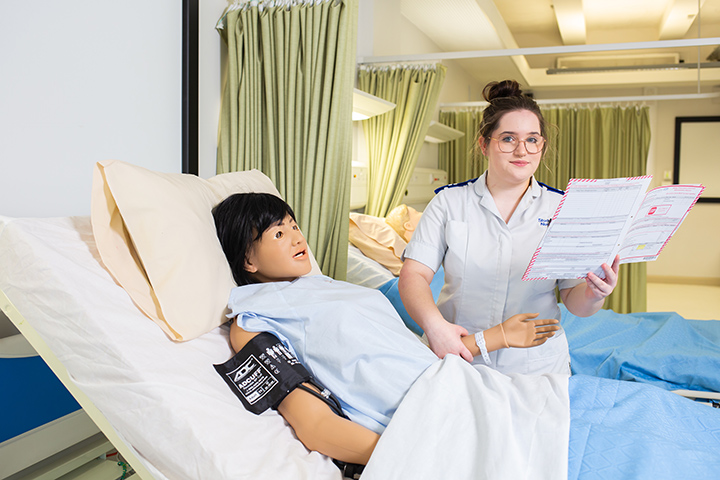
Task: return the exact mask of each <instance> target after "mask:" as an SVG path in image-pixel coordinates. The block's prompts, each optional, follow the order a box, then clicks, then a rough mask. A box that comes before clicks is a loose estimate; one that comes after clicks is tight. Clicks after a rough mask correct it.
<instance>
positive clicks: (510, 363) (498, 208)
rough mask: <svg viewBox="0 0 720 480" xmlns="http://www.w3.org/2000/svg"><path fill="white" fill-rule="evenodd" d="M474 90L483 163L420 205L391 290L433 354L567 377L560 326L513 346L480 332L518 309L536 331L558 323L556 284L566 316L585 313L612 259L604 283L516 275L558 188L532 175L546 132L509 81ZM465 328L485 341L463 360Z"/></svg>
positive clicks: (595, 304)
mask: <svg viewBox="0 0 720 480" xmlns="http://www.w3.org/2000/svg"><path fill="white" fill-rule="evenodd" d="M483 96H484V98H485V100H486V101H487V102H488V103H489V105H488V106H487V107H486V109H485V110H484V112H483V120H482V123H481V125H480V129H479V132H478V143H479V147H480V149H481V150H482V153H483V154H484V155H485V156H486V157H487V159H488V168H487V170H486V171H485V173H484V174H483V175H482V176H480V177H479V178H476V179H474V180H469V181H467V182H462V183H459V184H456V185H450V186H448V187H445V188H444V189H443V190H441V191H440V192H438V194H437V195H436V196H435V198H433V200H432V201H431V202H430V203H429V204H428V206H427V208H426V209H425V211H424V212H423V215H422V217H421V219H420V222H419V224H418V226H417V229H416V230H415V232H414V234H413V237H412V240H411V241H410V243H409V244H408V246H407V248H406V250H405V253H404V259H405V262H404V265H403V268H402V270H401V272H400V280H399V291H400V296H401V298H402V301H403V303H404V305H405V306H406V308H407V311H408V313H409V314H410V316H411V317H412V318H413V319H414V320H415V321H416V322H417V323H418V324H419V325H420V326H421V327H422V329H423V330H424V331H425V334H426V335H427V338H428V342H429V344H430V348H431V349H432V350H433V352H434V353H435V354H436V355H437V356H438V357H440V358H443V357H445V355H447V354H449V353H452V354H456V355H460V356H462V357H463V358H464V359H466V360H467V361H469V362H473V363H487V364H489V365H491V366H492V367H494V368H496V369H497V370H499V371H501V372H503V373H530V374H541V373H565V374H569V373H570V367H569V361H570V355H569V351H568V344H567V340H566V338H565V333H564V332H563V331H562V330H559V331H557V332H556V333H555V335H553V336H552V337H551V338H549V339H547V341H545V342H544V343H541V344H537V343H532V344H530V345H527V344H526V345H520V346H521V347H525V348H517V347H515V346H514V345H510V348H508V347H505V346H506V345H508V342H497V341H494V340H493V339H491V338H489V337H490V336H492V335H496V334H497V333H498V329H497V326H498V325H501V324H502V323H503V322H504V321H505V320H507V319H509V318H510V317H511V316H513V315H515V314H521V313H527V314H528V315H529V318H528V321H532V322H535V324H536V325H537V326H538V327H540V326H542V325H545V324H549V323H551V322H550V321H551V320H552V321H553V323H554V322H555V321H559V320H560V309H559V308H558V306H557V301H556V297H555V287H556V286H557V287H558V288H559V290H560V297H561V299H562V301H563V303H564V304H565V306H566V307H567V308H568V310H570V312H572V313H573V314H575V315H577V316H581V317H585V316H589V315H592V314H593V313H595V312H597V311H598V310H599V309H600V308H601V307H602V305H603V303H604V300H605V297H607V296H608V295H609V294H610V293H612V291H613V289H614V288H615V285H616V284H617V278H618V265H619V259H618V258H615V260H614V262H613V264H612V266H610V265H608V264H603V265H602V269H603V272H604V275H605V278H604V279H602V278H600V277H598V276H597V275H594V274H593V273H588V276H587V278H586V279H585V280H559V281H556V280H533V281H523V280H522V275H523V273H524V272H525V269H526V268H527V266H528V264H529V263H530V260H531V258H532V255H533V253H534V252H535V249H536V248H537V245H538V244H539V242H540V240H541V238H542V236H543V234H544V233H545V230H546V229H547V226H548V224H549V222H550V219H551V218H552V215H553V213H554V212H555V210H556V209H557V207H558V204H559V202H560V199H561V198H562V192H561V191H559V190H556V189H553V188H550V187H548V186H546V185H543V184H541V183H538V182H537V181H536V180H535V178H534V173H535V170H537V168H538V165H539V164H540V161H541V160H542V156H543V153H544V152H545V148H546V142H545V138H546V128H547V126H546V123H545V120H544V118H543V116H542V113H541V112H540V108H539V107H538V105H537V103H535V101H534V100H533V99H532V98H530V97H528V96H526V95H523V93H522V91H521V89H520V86H519V85H518V83H517V82H515V81H513V80H505V81H502V82H492V83H489V84H488V85H487V86H486V87H485V88H484V90H483ZM441 264H442V265H443V266H444V269H445V285H444V286H443V288H442V291H441V292H440V296H439V298H438V303H437V306H436V305H435V302H434V301H433V297H432V293H431V291H430V287H429V284H430V281H431V280H432V278H433V275H434V274H435V272H436V271H437V269H438V268H439V267H440V265H441ZM533 314H537V316H535V315H533ZM530 315H532V316H531V317H530ZM533 318H534V319H533ZM544 319H547V320H544ZM468 332H481V333H478V334H477V335H476V338H477V341H478V345H481V344H483V343H485V344H486V345H481V347H482V348H481V349H483V348H486V347H487V349H488V350H490V351H489V354H488V355H482V356H478V357H475V358H473V356H472V354H471V353H470V351H469V349H468V348H467V347H466V346H465V344H464V343H463V342H462V340H461V339H462V337H464V336H467V335H468ZM500 333H504V332H502V331H501V332H500ZM498 343H500V344H501V348H497V349H496V346H497V345H498ZM511 343H512V342H511Z"/></svg>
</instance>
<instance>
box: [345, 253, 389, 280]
mask: <svg viewBox="0 0 720 480" xmlns="http://www.w3.org/2000/svg"><path fill="white" fill-rule="evenodd" d="M393 278H395V275H393V274H392V272H391V271H390V270H388V269H387V268H385V267H383V266H382V265H380V264H379V263H378V262H376V261H375V260H373V259H372V258H370V257H366V256H365V255H364V254H363V253H362V252H361V251H360V249H359V248H357V247H356V246H355V245H353V244H351V243H348V267H347V281H348V282H350V283H354V284H355V285H361V286H363V287H368V288H380V287H382V286H383V285H385V284H386V283H387V282H389V281H390V280H392V279H393Z"/></svg>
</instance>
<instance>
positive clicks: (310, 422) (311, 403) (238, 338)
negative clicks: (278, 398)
mask: <svg viewBox="0 0 720 480" xmlns="http://www.w3.org/2000/svg"><path fill="white" fill-rule="evenodd" d="M256 335H257V333H253V332H246V331H245V330H243V329H242V328H240V327H238V326H237V324H235V323H233V325H232V327H231V328H230V342H231V343H232V347H233V349H234V350H235V351H236V352H239V351H240V350H241V349H242V348H243V347H244V346H245V344H247V342H249V341H250V340H251V339H252V338H253V337H255V336H256ZM305 386H307V387H309V388H312V389H314V390H317V389H315V387H313V386H312V385H309V384H307V383H306V384H305ZM278 412H280V415H282V416H283V418H285V420H286V421H287V422H288V423H289V424H290V426H291V427H292V428H293V430H294V431H295V435H297V437H298V439H299V440H300V441H301V442H302V443H303V445H305V447H306V448H308V449H309V450H314V451H317V452H320V453H322V454H324V455H327V456H329V457H331V458H334V459H335V460H340V461H343V462H346V463H357V464H360V465H365V464H367V462H368V460H369V459H370V455H371V454H372V452H373V449H374V448H375V445H376V444H377V442H378V440H379V439H380V435H378V434H377V433H375V432H373V431H371V430H368V429H367V428H365V427H363V426H361V425H358V424H356V423H353V422H351V421H350V420H347V419H345V418H342V417H340V416H338V415H336V414H335V413H334V412H333V411H332V410H331V409H330V407H329V406H328V405H327V404H326V403H325V402H323V401H322V400H320V399H319V398H317V397H315V396H314V395H312V394H310V393H308V392H305V391H303V390H302V389H299V388H296V389H295V390H293V391H292V392H290V393H289V394H288V395H287V396H286V397H285V399H284V400H283V401H282V402H280V405H279V406H278Z"/></svg>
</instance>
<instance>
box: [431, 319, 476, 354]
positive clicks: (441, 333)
mask: <svg viewBox="0 0 720 480" xmlns="http://www.w3.org/2000/svg"><path fill="white" fill-rule="evenodd" d="M467 334H468V332H467V330H465V329H464V328H463V327H461V326H460V325H455V324H453V323H450V322H448V321H443V322H441V323H438V324H437V325H436V326H435V328H433V330H432V331H427V330H426V331H425V335H426V336H427V339H428V343H429V344H430V350H432V351H433V353H435V355H437V356H438V357H439V358H445V355H447V354H448V353H452V354H455V355H459V356H461V357H462V358H464V359H465V360H467V361H468V362H472V360H473V356H472V353H470V350H468V348H467V347H466V346H465V344H463V342H462V340H461V338H462V337H463V336H466V335H467Z"/></svg>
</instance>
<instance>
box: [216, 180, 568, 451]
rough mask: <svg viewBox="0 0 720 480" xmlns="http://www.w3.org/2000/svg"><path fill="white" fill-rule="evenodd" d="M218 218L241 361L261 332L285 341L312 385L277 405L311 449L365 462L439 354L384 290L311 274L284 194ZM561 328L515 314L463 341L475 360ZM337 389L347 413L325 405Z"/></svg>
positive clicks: (245, 202) (237, 205) (232, 201)
mask: <svg viewBox="0 0 720 480" xmlns="http://www.w3.org/2000/svg"><path fill="white" fill-rule="evenodd" d="M213 215H214V217H215V225H216V228H217V231H218V237H219V239H220V243H221V245H222V247H223V250H224V252H225V255H226V256H227V258H228V262H229V264H230V266H231V268H232V271H233V276H234V278H235V281H236V283H237V284H238V285H239V286H238V287H237V288H235V289H233V291H232V293H231V296H230V302H229V307H230V309H231V312H232V313H231V314H230V315H229V316H230V317H233V318H234V321H233V322H232V325H231V327H230V341H231V343H232V347H233V350H234V351H235V352H239V353H238V355H241V354H242V353H243V349H244V348H245V347H246V346H247V345H252V344H253V339H254V338H255V337H256V336H259V334H260V333H261V332H268V333H271V334H273V335H274V336H275V337H277V338H278V339H280V341H281V342H282V347H285V348H286V349H287V350H288V351H290V352H292V354H293V355H294V356H295V359H291V361H290V363H293V362H297V361H299V363H301V364H302V366H304V368H305V369H306V370H307V374H308V375H304V374H302V375H301V378H310V377H312V379H313V380H312V381H305V382H303V383H302V384H301V385H299V386H298V387H297V388H288V390H289V391H288V392H286V393H285V394H284V397H282V399H281V400H279V401H278V403H277V404H276V405H274V406H273V407H272V408H276V409H277V410H278V412H279V413H280V414H281V415H282V416H283V417H284V418H285V420H286V421H287V422H288V423H289V424H290V425H291V426H292V428H293V429H294V431H295V434H296V435H297V437H298V438H299V439H300V441H301V442H302V443H303V444H304V445H305V446H306V447H307V448H308V449H310V450H315V451H318V452H320V453H322V454H325V455H327V456H329V457H331V458H333V459H336V460H339V461H342V462H347V463H352V464H360V465H365V464H366V463H367V461H368V459H369V458H370V455H371V453H372V452H373V449H374V448H375V445H376V443H377V441H378V439H379V437H380V434H381V433H382V432H383V430H384V429H385V427H386V426H387V423H388V422H389V420H390V418H391V417H392V415H393V413H394V412H395V410H396V409H397V407H398V405H399V404H400V401H401V400H402V399H403V397H404V396H405V393H406V392H407V391H408V389H409V388H410V386H411V385H412V384H413V382H414V381H415V380H416V379H417V378H418V377H419V376H420V375H421V374H422V373H423V371H424V370H425V369H426V368H427V367H428V366H430V365H431V364H432V363H433V362H436V361H439V360H438V358H437V356H435V354H434V353H432V351H430V350H429V349H428V348H427V347H426V346H425V345H424V344H422V343H421V342H420V341H419V339H418V338H417V337H416V336H415V335H414V334H413V333H412V332H410V330H408V329H407V328H406V327H405V325H404V324H403V322H402V320H401V319H400V317H399V316H398V315H397V313H396V312H395V310H394V308H393V307H392V305H391V304H390V303H389V301H388V300H387V299H386V298H385V296H384V295H382V294H381V293H380V292H379V291H376V290H373V289H368V288H364V287H360V286H356V285H352V284H349V283H346V282H340V281H335V280H333V279H331V278H328V277H325V276H322V275H317V276H311V277H305V276H304V275H306V274H307V273H309V272H310V269H311V263H310V255H309V251H308V246H307V243H306V241H305V238H304V237H303V235H302V233H301V232H300V230H299V228H298V226H297V223H296V221H295V216H294V214H293V212H292V210H291V209H290V207H289V206H288V205H287V204H286V203H285V202H284V201H282V200H281V199H279V198H278V197H276V196H273V195H269V194H236V195H233V196H231V197H229V198H227V199H226V200H224V201H223V202H221V203H220V204H219V205H218V206H217V207H215V209H214V210H213ZM556 322H557V321H556V320H554V319H553V320H533V319H532V316H531V315H527V314H522V315H515V316H513V317H511V318H510V319H508V320H507V321H505V322H504V323H503V324H501V325H498V326H496V327H493V329H490V330H486V331H485V332H484V335H483V338H481V339H480V340H479V341H478V340H477V339H476V338H475V337H474V336H473V335H469V336H467V337H465V338H464V339H463V342H464V343H465V344H466V346H467V347H468V349H469V350H470V351H471V352H472V353H473V355H481V354H482V353H484V351H488V350H489V351H492V350H496V349H499V348H506V347H509V346H512V347H521V348H527V347H532V346H535V345H540V344H542V343H544V342H545V341H546V340H547V338H549V337H551V336H552V335H553V334H554V333H555V331H557V330H558V326H557V325H556ZM481 335H482V334H481ZM478 343H480V344H481V346H480V347H479V346H478ZM280 350H284V348H281V349H280ZM238 355H236V357H237V356H238ZM238 368H239V367H238ZM481 368H484V367H481ZM226 381H227V380H226ZM330 392H331V393H332V394H334V397H336V398H337V399H338V400H339V403H340V405H341V406H342V411H343V412H344V414H345V416H341V415H339V414H337V413H336V411H335V410H334V409H333V408H331V403H332V402H328V401H323V398H325V399H327V398H328V397H330ZM321 397H323V398H321ZM246 407H247V405H246Z"/></svg>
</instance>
